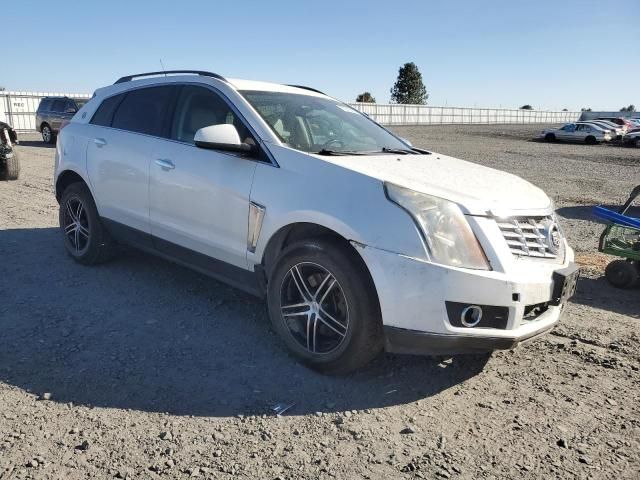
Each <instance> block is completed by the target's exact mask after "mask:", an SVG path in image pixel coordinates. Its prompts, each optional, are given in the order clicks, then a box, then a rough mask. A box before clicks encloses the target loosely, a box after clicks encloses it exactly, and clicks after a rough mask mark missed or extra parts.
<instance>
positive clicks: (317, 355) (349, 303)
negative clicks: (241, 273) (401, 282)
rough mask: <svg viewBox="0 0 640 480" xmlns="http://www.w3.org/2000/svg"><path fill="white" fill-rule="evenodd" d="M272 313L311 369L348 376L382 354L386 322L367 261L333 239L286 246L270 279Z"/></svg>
mask: <svg viewBox="0 0 640 480" xmlns="http://www.w3.org/2000/svg"><path fill="white" fill-rule="evenodd" d="M268 303H269V315H270V317H271V322H272V324H273V326H274V329H275V330H276V331H277V332H278V334H279V335H280V336H281V337H282V339H283V340H284V342H285V343H286V345H287V346H288V347H289V349H290V350H291V351H292V352H293V353H294V354H295V355H296V357H298V358H299V359H300V360H302V361H303V362H304V363H305V364H307V365H308V366H310V367H312V368H314V369H316V370H319V371H321V372H324V373H334V374H344V373H348V372H351V371H353V370H356V369H358V368H360V367H362V366H363V365H365V364H367V363H368V362H369V361H371V360H372V359H373V358H374V357H375V356H376V355H378V353H380V352H381V351H382V347H383V337H382V321H381V316H380V308H379V306H378V299H377V296H376V294H375V289H374V287H373V282H372V280H371V277H370V276H369V273H368V271H367V270H366V267H365V265H364V263H363V262H362V260H361V259H360V258H358V257H357V254H355V253H354V252H351V251H349V249H348V247H346V246H345V245H343V244H342V243H340V242H339V241H336V240H334V239H331V238H321V239H317V240H306V241H302V242H299V243H296V244H293V245H291V246H289V247H287V248H286V249H285V250H284V251H283V253H282V254H281V255H280V257H279V259H278V261H277V264H276V267H275V269H274V271H273V273H272V275H271V276H270V280H269V288H268Z"/></svg>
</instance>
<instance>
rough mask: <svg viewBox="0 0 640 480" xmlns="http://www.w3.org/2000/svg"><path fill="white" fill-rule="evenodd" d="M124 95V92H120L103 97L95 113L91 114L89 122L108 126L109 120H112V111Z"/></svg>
mask: <svg viewBox="0 0 640 480" xmlns="http://www.w3.org/2000/svg"><path fill="white" fill-rule="evenodd" d="M124 96H125V94H124V93H121V94H120V95H114V96H113V97H109V98H107V99H105V100H104V101H103V102H102V103H101V104H100V106H99V107H98V109H97V110H96V113H94V114H93V117H92V118H91V121H90V122H89V123H91V124H93V125H101V126H103V127H110V126H111V121H112V120H113V113H114V112H115V111H116V108H118V105H120V102H121V101H122V99H123V98H124Z"/></svg>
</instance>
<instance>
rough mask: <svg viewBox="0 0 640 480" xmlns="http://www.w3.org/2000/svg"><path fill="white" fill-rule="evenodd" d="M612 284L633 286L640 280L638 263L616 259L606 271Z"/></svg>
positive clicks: (626, 286) (622, 286)
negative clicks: (639, 278)
mask: <svg viewBox="0 0 640 480" xmlns="http://www.w3.org/2000/svg"><path fill="white" fill-rule="evenodd" d="M604 275H605V277H606V278H607V280H608V281H609V283H610V284H611V285H613V286H614V287H617V288H631V287H633V286H634V285H635V284H636V283H637V282H638V277H639V276H640V274H639V273H638V265H637V264H636V262H630V261H627V260H614V261H613V262H611V263H610V264H609V265H607V268H606V269H605V271H604Z"/></svg>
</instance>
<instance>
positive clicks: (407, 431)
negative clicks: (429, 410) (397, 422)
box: [400, 426, 416, 435]
mask: <svg viewBox="0 0 640 480" xmlns="http://www.w3.org/2000/svg"><path fill="white" fill-rule="evenodd" d="M400 433H401V434H402V435H410V434H412V433H416V429H415V428H413V427H411V426H409V427H404V428H403V429H402V430H400Z"/></svg>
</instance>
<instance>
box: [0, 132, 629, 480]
mask: <svg viewBox="0 0 640 480" xmlns="http://www.w3.org/2000/svg"><path fill="white" fill-rule="evenodd" d="M541 128H542V126H533V127H532V126H524V125H520V126H441V127H410V128H409V127H407V128H398V129H397V130H398V132H399V133H400V134H401V135H402V136H405V137H407V138H409V139H410V140H411V141H412V142H413V143H414V144H415V145H416V146H421V147H426V148H429V149H433V150H434V151H437V152H441V153H445V154H449V155H454V156H457V157H460V158H465V159H468V160H472V161H476V162H479V163H482V164H485V165H489V166H492V167H496V168H500V169H503V170H507V171H509V172H512V173H516V174H518V175H521V176H523V177H524V178H526V179H528V180H530V181H531V182H533V183H535V184H536V185H538V186H540V187H542V188H543V189H545V190H546V191H547V192H548V193H549V194H550V195H551V196H552V197H553V198H554V200H555V202H556V206H557V208H558V209H559V213H560V215H561V216H562V218H563V219H564V221H563V226H564V228H565V231H566V233H567V235H568V236H569V238H570V242H571V243H572V245H573V246H574V247H575V248H576V250H577V252H578V254H579V259H580V262H582V263H583V264H584V265H585V269H584V272H585V273H584V277H583V278H582V279H581V281H580V284H579V293H578V294H577V296H576V297H575V299H574V301H573V303H571V304H570V305H569V306H568V307H567V311H566V313H565V316H564V318H563V320H562V322H561V324H560V325H559V326H558V327H557V328H556V330H555V331H554V332H553V333H551V334H549V335H547V336H546V337H544V338H543V339H541V340H539V341H537V342H534V343H531V344H527V345H524V346H522V347H520V348H518V349H516V350H515V351H512V352H499V353H495V354H494V355H493V356H492V357H491V358H488V359H487V358H486V357H477V356H468V357H457V358H453V359H445V358H424V357H409V356H392V355H384V356H381V357H380V358H379V359H377V360H376V361H375V362H374V363H373V364H372V365H371V366H370V367H369V368H367V369H365V370H363V371H361V372H359V373H356V374H353V375H351V376H348V377H341V378H332V377H325V376H321V375H318V374H316V373H314V372H312V371H309V370H307V369H305V368H304V367H302V366H300V365H298V364H297V363H296V362H295V361H294V360H293V359H292V358H291V357H289V356H288V354H287V353H286V351H285V350H284V347H283V346H282V344H281V343H280V342H279V340H278V338H277V337H275V336H274V335H273V334H272V333H271V331H270V329H269V325H268V320H267V316H266V310H265V307H264V305H263V304H261V303H260V302H257V301H256V300H254V299H253V298H251V297H249V296H247V295H245V294H243V293H241V292H238V291H235V290H233V289H231V288H229V287H226V286H224V285H222V284H220V283H218V282H216V281H214V280H211V279H209V278H206V277H203V276H201V275H199V274H197V273H194V272H191V271H189V270H186V269H184V268H181V267H177V266H175V265H172V264H170V263H167V262H164V261H162V260H158V259H156V258H153V257H151V256H147V255H144V254H141V253H137V252H134V251H128V252H125V253H124V254H123V255H122V256H121V257H119V258H118V259H117V260H115V261H114V262H112V263H109V264H108V265H104V266H101V267H96V268H88V267H82V266H79V265H77V264H75V263H74V262H73V261H72V260H71V259H70V258H68V257H67V256H66V254H65V253H64V251H63V247H62V244H61V239H60V236H59V234H58V231H57V229H56V224H57V204H56V202H55V199H54V196H53V189H52V173H53V153H54V150H53V148H51V147H46V146H44V145H43V144H42V143H41V142H39V141H38V140H37V137H35V136H27V135H23V136H22V138H23V140H24V141H23V143H22V145H21V146H20V147H18V150H19V152H20V154H21V156H22V164H23V168H22V175H21V178H20V180H18V181H15V182H10V183H8V182H0V255H1V256H0V293H1V295H2V302H0V342H1V343H0V479H1V480H6V479H9V478H11V479H17V478H51V479H69V480H73V479H80V478H158V477H163V478H189V477H198V478H203V479H204V478H215V479H218V478H219V479H226V478H235V477H237V478H260V479H275V478H280V479H302V478H305V479H306V478H314V479H315V478H322V479H325V478H339V479H358V478H364V479H380V478H440V479H442V478H465V479H477V478H602V479H610V478H639V477H638V476H639V475H640V388H639V387H640V337H639V335H638V330H637V328H638V323H639V321H640V315H639V314H640V295H639V290H638V289H635V290H631V291H618V290H615V289H613V288H611V287H609V286H608V284H607V283H606V281H605V280H604V279H603V278H602V277H601V275H602V268H603V266H604V265H605V264H606V261H607V259H606V258H604V257H603V256H602V255H599V254H597V252H596V244H597V238H598V235H599V233H600V231H601V228H602V227H601V226H600V225H598V224H596V223H593V222H592V221H591V220H590V215H589V208H590V206H591V205H592V204H594V203H603V204H610V205H619V204H620V203H621V202H623V201H624V199H625V198H626V195H627V194H628V192H629V191H630V190H631V188H632V187H633V186H634V185H636V184H638V183H640V149H632V148H622V147H616V146H608V145H606V146H605V145H600V146H593V147H590V146H584V145H566V144H546V143H540V142H535V141H531V140H530V139H531V138H532V137H533V136H534V135H535V134H536V133H537V132H538V131H539V130H540V129H541ZM281 402H282V403H286V404H294V405H293V406H292V407H291V409H290V410H288V411H287V412H286V413H285V414H284V415H283V416H282V417H276V416H275V415H274V414H273V413H272V412H271V407H273V406H274V405H275V404H276V403H281Z"/></svg>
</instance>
